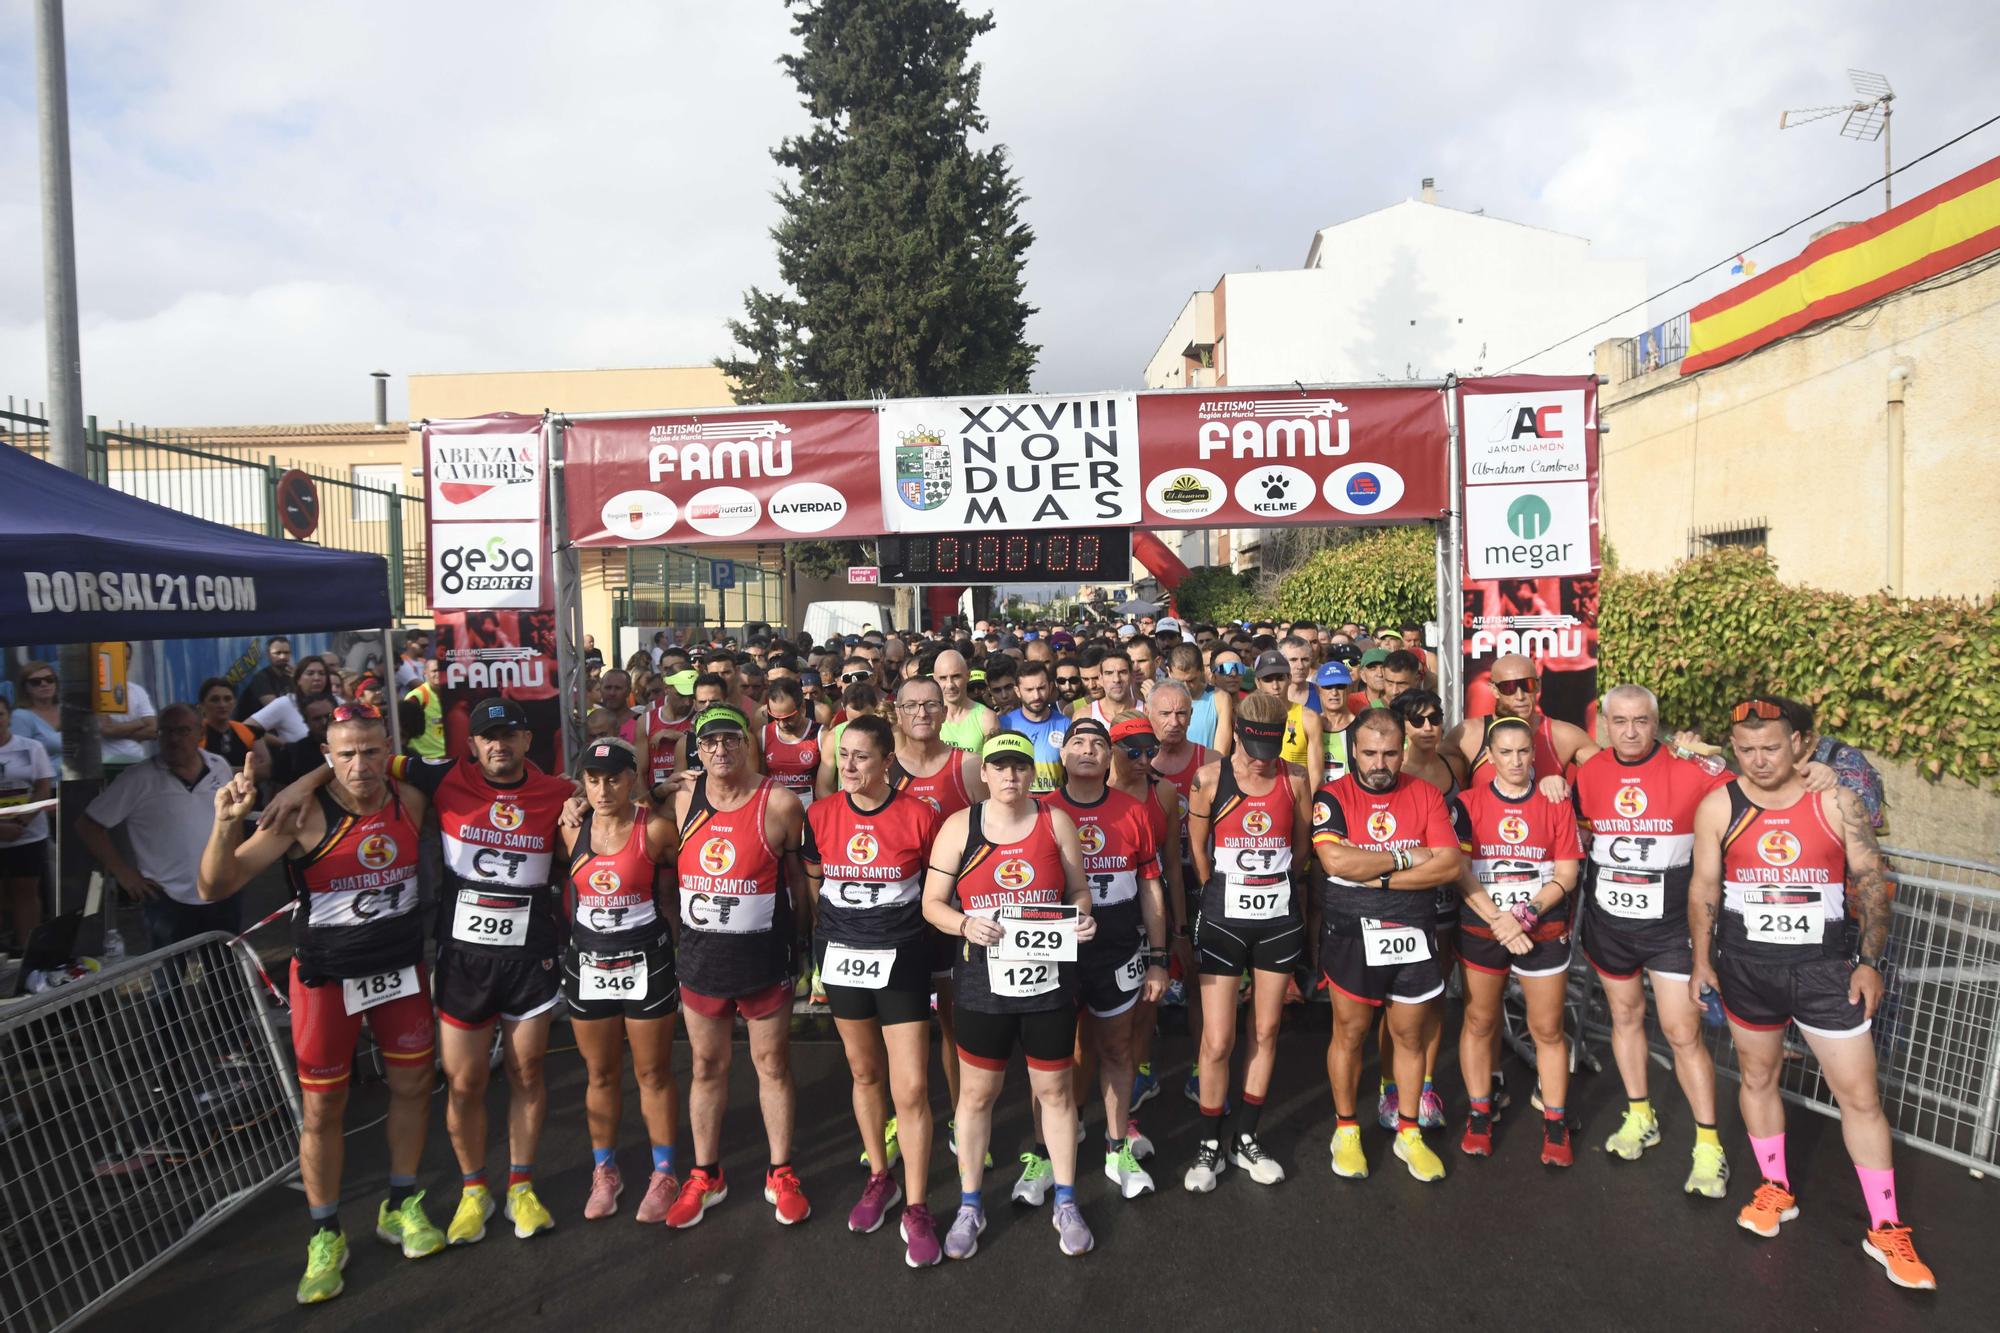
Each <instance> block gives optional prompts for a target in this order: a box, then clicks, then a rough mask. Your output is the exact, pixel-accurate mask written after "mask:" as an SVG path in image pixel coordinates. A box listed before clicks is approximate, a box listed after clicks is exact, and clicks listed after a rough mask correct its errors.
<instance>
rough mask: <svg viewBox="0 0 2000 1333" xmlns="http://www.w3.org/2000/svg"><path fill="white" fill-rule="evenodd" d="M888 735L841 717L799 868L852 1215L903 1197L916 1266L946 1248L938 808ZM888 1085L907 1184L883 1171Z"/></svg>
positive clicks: (866, 1219)
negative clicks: (831, 788)
mask: <svg viewBox="0 0 2000 1333" xmlns="http://www.w3.org/2000/svg"><path fill="white" fill-rule="evenodd" d="M895 745H896V738H895V733H894V732H892V731H891V730H890V728H889V724H888V723H887V722H884V721H883V720H882V719H881V718H878V717H858V718H855V719H853V720H852V721H850V722H849V723H848V724H847V729H846V731H845V732H844V733H843V734H842V736H841V745H840V751H841V753H840V769H841V789H840V790H839V791H838V792H835V793H834V794H833V795H831V796H828V797H826V798H824V799H823V800H821V801H819V802H818V803H816V804H815V805H814V806H813V808H812V809H811V810H809V811H807V822H808V824H809V825H810V826H811V832H812V836H811V837H810V838H809V839H808V840H807V846H806V873H807V876H808V886H809V887H813V888H814V892H813V894H812V896H811V898H810V899H809V901H810V902H811V903H812V904H813V910H814V912H815V914H816V917H817V920H816V925H815V929H814V932H813V947H814V950H815V962H816V964H817V966H818V968H819V975H820V978H821V983H822V985H823V986H824V987H825V990H826V995H827V1002H828V1004H829V1006H830V1007H831V1008H832V1010H833V1017H834V1025H835V1026H836V1027H837V1028H838V1029H839V1031H840V1039H841V1045H842V1046H843V1047H844V1048H845V1050H846V1054H847V1063H848V1068H849V1069H850V1071H852V1073H853V1074H854V1118H855V1123H856V1125H857V1126H858V1127H859V1129H860V1131H861V1141H862V1152H863V1154H864V1156H865V1157H866V1159H867V1162H868V1168H869V1178H868V1183H867V1184H866V1185H865V1186H864V1187H863V1189H862V1191H861V1199H860V1201H859V1202H857V1203H856V1204H855V1205H854V1209H853V1211H852V1212H851V1213H850V1214H849V1215H848V1227H849V1229H850V1230H853V1231H858V1232H863V1233H867V1232H873V1231H874V1230H876V1229H877V1228H878V1227H880V1226H881V1225H882V1221H883V1218H884V1216H885V1215H886V1214H887V1212H888V1210H889V1209H890V1208H892V1207H894V1206H895V1204H896V1202H897V1200H898V1199H899V1198H907V1199H908V1201H909V1205H910V1206H909V1207H907V1208H905V1209H904V1210H903V1216H902V1222H901V1226H900V1228H899V1231H900V1233H901V1235H902V1237H903V1240H904V1242H905V1244H906V1246H907V1250H906V1253H905V1258H906V1259H907V1260H908V1262H909V1264H910V1266H911V1267H913V1268H923V1267H928V1266H929V1265H931V1264H934V1263H936V1262H937V1261H938V1259H939V1258H940V1256H941V1253H942V1252H941V1250H940V1249H939V1239H938V1235H937V1226H936V1223H935V1222H934V1221H933V1220H932V1219H931V1215H930V1210H929V1208H928V1207H927V1206H926V1204H925V1190H926V1186H927V1185H928V1183H929V1174H930V1157H931V1141H932V1133H931V1129H932V1123H931V1113H930V1096H929V1089H928V1071H929V1065H930V1016H931V1005H930V991H931V983H930V972H931V943H930V936H931V935H932V933H933V932H932V931H931V928H930V926H929V925H928V924H927V923H926V922H925V921H924V916H923V887H924V871H925V867H926V866H927V865H928V864H929V861H930V849H931V844H932V843H934V842H936V841H937V834H938V827H939V825H940V824H942V823H943V820H941V819H940V818H939V817H938V813H937V811H935V810H933V809H932V808H931V807H930V806H929V805H926V804H925V803H924V802H923V801H920V800H918V799H917V798H916V797H914V796H910V795H908V794H907V793H905V792H899V791H896V790H894V789H893V788H891V787H890V785H889V780H888V772H889V760H890V756H891V755H893V754H894V753H895ZM885 1052H886V1054H887V1056H888V1060H887V1067H886V1068H884V1061H883V1055H884V1053H885ZM891 1093H893V1100H894V1102H895V1114H896V1125H897V1144H898V1148H899V1150H900V1152H901V1156H902V1160H903V1185H904V1190H898V1188H897V1186H896V1182H895V1179H894V1177H892V1176H891V1175H890V1174H889V1164H890V1160H891V1159H890V1158H889V1156H888V1146H887V1142H886V1135H887V1129H888V1119H889V1103H890V1100H891V1097H890V1095H889V1094H891ZM905 1191H907V1193H905Z"/></svg>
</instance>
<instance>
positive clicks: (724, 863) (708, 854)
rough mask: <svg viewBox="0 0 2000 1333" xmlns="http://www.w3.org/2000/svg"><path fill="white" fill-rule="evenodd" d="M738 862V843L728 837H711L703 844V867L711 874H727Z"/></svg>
mask: <svg viewBox="0 0 2000 1333" xmlns="http://www.w3.org/2000/svg"><path fill="white" fill-rule="evenodd" d="M735 864H736V845H735V844H734V843H732V842H730V841H729V839H727V838H710V839H709V840H708V841H707V842H705V843H703V844H702V845H701V868H702V869H703V870H706V871H707V872H708V873H709V874H711V875H726V874H728V873H729V871H730V869H731V867H733V866H734V865H735Z"/></svg>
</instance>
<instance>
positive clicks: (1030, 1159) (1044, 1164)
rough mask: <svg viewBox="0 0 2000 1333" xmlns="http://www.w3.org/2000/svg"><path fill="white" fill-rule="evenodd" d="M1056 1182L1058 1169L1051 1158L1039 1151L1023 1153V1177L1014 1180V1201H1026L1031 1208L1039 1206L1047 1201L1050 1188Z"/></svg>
mask: <svg viewBox="0 0 2000 1333" xmlns="http://www.w3.org/2000/svg"><path fill="white" fill-rule="evenodd" d="M1055 1183H1056V1169H1055V1167H1054V1166H1052V1165H1050V1163H1049V1159H1048V1158H1046V1157H1043V1156H1041V1155H1040V1154H1038V1153H1032V1152H1024V1153H1022V1154H1021V1178H1020V1179H1019V1180H1017V1181H1015V1182H1014V1202H1015V1203H1025V1204H1027V1205H1028V1206H1029V1207H1030V1208H1039V1207H1041V1206H1042V1204H1043V1203H1045V1202H1047V1200H1048V1197H1049V1190H1050V1188H1051V1187H1052V1186H1054V1184H1055Z"/></svg>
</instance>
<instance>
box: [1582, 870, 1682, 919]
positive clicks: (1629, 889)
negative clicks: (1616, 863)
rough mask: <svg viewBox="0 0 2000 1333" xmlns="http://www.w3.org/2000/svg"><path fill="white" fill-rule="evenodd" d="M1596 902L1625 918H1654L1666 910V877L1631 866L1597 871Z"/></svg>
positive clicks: (1660, 915) (1658, 917)
mask: <svg viewBox="0 0 2000 1333" xmlns="http://www.w3.org/2000/svg"><path fill="white" fill-rule="evenodd" d="M1597 905H1598V906H1599V907H1602V908H1603V909H1604V910H1605V911H1607V912H1609V913H1610V914H1611V915H1613V916H1617V917H1623V918H1625V919H1626V920H1627V921H1658V920H1660V919H1661V918H1662V917H1663V916H1665V915H1666V910H1667V885H1666V880H1665V878H1664V877H1662V876H1660V875H1647V874H1642V873H1640V872H1638V871H1632V870H1605V871H1600V872H1598V876H1597Z"/></svg>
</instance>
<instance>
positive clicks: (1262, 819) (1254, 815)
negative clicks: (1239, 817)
mask: <svg viewBox="0 0 2000 1333" xmlns="http://www.w3.org/2000/svg"><path fill="white" fill-rule="evenodd" d="M1243 831H1244V832H1245V833H1247V834H1249V835H1250V836H1251V837H1253V838H1261V837H1263V836H1264V835H1265V834H1266V833H1269V832H1270V831H1271V816H1270V815H1269V814H1268V813H1266V812H1265V811H1262V810H1252V811H1251V812H1250V813H1249V814H1247V815H1245V816H1243Z"/></svg>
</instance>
